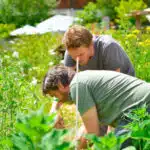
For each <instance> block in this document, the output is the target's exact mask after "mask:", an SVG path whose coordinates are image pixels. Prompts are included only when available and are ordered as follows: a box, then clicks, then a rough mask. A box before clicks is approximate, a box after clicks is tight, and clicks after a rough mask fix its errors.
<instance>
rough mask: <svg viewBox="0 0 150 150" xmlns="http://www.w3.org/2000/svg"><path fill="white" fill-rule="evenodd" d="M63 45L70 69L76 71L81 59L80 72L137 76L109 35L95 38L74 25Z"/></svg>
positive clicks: (68, 31) (65, 59) (124, 54)
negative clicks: (89, 71)
mask: <svg viewBox="0 0 150 150" xmlns="http://www.w3.org/2000/svg"><path fill="white" fill-rule="evenodd" d="M63 43H64V45H65V47H66V49H67V51H66V52H65V56H64V65H65V66H67V67H69V68H73V69H75V64H76V63H75V61H76V58H77V57H79V63H80V66H79V69H80V71H83V70H114V71H118V72H122V73H125V74H129V75H131V76H134V75H135V72H134V68H133V66H132V63H131V61H130V60H129V58H128V56H127V54H126V53H125V51H124V50H123V49H122V47H121V46H120V45H119V43H118V42H117V41H115V40H114V39H113V38H112V37H110V36H108V35H102V36H97V37H93V35H92V34H91V33H90V31H89V30H87V29H86V28H85V27H83V26H79V25H74V26H72V27H70V28H69V29H68V30H67V31H66V33H65V34H64V38H63ZM54 107H57V108H59V107H58V105H55V104H53V106H52V109H53V108H54ZM58 122H59V121H58ZM104 130H106V127H105V128H104ZM104 133H106V131H104Z"/></svg>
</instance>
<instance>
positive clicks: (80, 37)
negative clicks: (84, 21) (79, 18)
mask: <svg viewBox="0 0 150 150" xmlns="http://www.w3.org/2000/svg"><path fill="white" fill-rule="evenodd" d="M92 38H93V36H92V34H91V32H90V31H89V30H88V29H86V28H85V27H83V26H80V25H73V26H72V27H70V28H69V29H68V30H67V31H66V32H65V34H64V37H63V44H64V45H65V47H66V48H67V49H69V48H79V47H81V46H84V47H89V45H90V44H91V41H92Z"/></svg>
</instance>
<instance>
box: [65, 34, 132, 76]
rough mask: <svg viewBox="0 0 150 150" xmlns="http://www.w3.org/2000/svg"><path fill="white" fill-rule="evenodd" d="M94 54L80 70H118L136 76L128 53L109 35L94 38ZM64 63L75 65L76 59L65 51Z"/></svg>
mask: <svg viewBox="0 0 150 150" xmlns="http://www.w3.org/2000/svg"><path fill="white" fill-rule="evenodd" d="M94 50H95V54H94V56H93V57H92V58H91V59H90V60H89V61H88V64H87V65H84V66H79V68H80V70H81V71H83V70H116V69H118V68H120V72H122V73H125V74H129V75H132V76H134V75H135V72H134V69H133V66H132V63H131V62H130V60H129V58H128V56H127V54H126V53H125V51H124V50H123V49H122V48H121V46H120V45H119V43H117V41H115V40H114V39H113V38H112V37H111V36H109V35H102V36H99V37H96V39H94ZM64 65H65V66H68V67H73V66H75V61H74V60H73V59H72V58H71V56H70V55H69V54H68V52H67V51H66V52H65V56H64Z"/></svg>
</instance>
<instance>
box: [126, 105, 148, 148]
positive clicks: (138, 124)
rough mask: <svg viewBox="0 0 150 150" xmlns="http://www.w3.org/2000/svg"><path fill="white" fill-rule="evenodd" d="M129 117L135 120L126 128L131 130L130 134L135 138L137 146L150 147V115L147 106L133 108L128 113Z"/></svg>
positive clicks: (134, 141)
mask: <svg viewBox="0 0 150 150" xmlns="http://www.w3.org/2000/svg"><path fill="white" fill-rule="evenodd" d="M127 117H129V118H130V119H132V120H133V121H132V122H131V123H129V124H128V125H127V126H126V128H128V129H129V130H130V133H129V136H130V138H132V139H133V143H134V145H135V146H136V148H138V149H140V150H149V149H150V115H149V112H148V110H147V107H146V106H145V105H144V106H143V107H141V108H139V109H136V110H133V111H132V112H131V113H129V114H127Z"/></svg>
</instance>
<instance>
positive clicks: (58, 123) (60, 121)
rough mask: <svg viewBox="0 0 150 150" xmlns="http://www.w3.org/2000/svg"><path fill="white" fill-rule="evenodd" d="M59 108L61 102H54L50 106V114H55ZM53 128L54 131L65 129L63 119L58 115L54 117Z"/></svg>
mask: <svg viewBox="0 0 150 150" xmlns="http://www.w3.org/2000/svg"><path fill="white" fill-rule="evenodd" d="M61 106H62V103H61V102H56V101H54V102H53V104H52V107H51V110H50V113H56V112H57V111H58V110H59V108H60V107H61ZM54 128H56V129H64V128H65V125H64V120H63V118H62V117H61V116H60V114H58V115H57V116H56V121H55V125H54Z"/></svg>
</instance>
